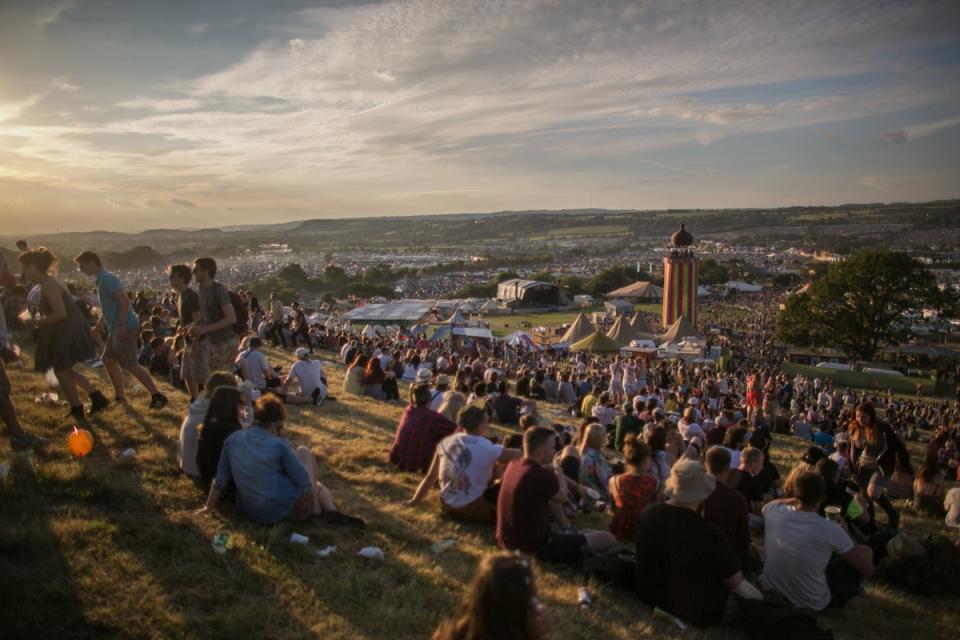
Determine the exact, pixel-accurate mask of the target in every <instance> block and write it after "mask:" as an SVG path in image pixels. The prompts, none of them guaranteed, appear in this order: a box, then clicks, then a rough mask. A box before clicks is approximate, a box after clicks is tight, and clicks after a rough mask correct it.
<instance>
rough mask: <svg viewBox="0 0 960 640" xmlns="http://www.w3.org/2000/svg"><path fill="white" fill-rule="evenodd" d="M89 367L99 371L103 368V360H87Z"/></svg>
mask: <svg viewBox="0 0 960 640" xmlns="http://www.w3.org/2000/svg"><path fill="white" fill-rule="evenodd" d="M87 366H88V367H90V368H91V369H99V368H100V367H102V366H103V360H101V359H100V358H93V359H91V360H87Z"/></svg>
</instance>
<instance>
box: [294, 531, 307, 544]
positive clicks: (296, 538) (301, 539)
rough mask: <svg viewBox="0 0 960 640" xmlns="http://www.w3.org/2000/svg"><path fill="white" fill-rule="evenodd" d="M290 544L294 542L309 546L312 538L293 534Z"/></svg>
mask: <svg viewBox="0 0 960 640" xmlns="http://www.w3.org/2000/svg"><path fill="white" fill-rule="evenodd" d="M290 542H293V543H295V544H307V543H308V542H310V538H308V537H307V536H305V535H302V534H299V533H291V534H290Z"/></svg>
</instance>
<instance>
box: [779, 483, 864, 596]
mask: <svg viewBox="0 0 960 640" xmlns="http://www.w3.org/2000/svg"><path fill="white" fill-rule="evenodd" d="M763 523H764V535H763V543H764V556H765V562H764V565H763V575H761V576H760V583H761V584H762V585H763V587H764V588H765V589H770V590H772V591H776V592H777V593H780V594H781V595H783V596H784V597H786V598H787V600H789V601H790V602H791V603H793V606H795V607H800V608H803V609H811V610H813V611H822V610H823V609H826V608H827V605H829V604H830V587H829V586H827V575H826V570H827V563H828V562H830V559H831V558H832V557H833V554H835V553H838V554H844V553H847V552H848V551H850V550H851V549H852V548H853V541H852V540H850V536H848V535H847V533H846V532H845V531H844V530H843V529H841V528H840V526H839V525H838V524H836V523H835V522H831V521H829V520H827V519H826V518H823V517H821V516H820V515H819V514H816V513H812V512H810V511H799V510H797V509H796V508H795V507H793V506H791V505H789V504H786V503H783V502H771V503H770V504H768V505H767V506H766V507H764V509H763Z"/></svg>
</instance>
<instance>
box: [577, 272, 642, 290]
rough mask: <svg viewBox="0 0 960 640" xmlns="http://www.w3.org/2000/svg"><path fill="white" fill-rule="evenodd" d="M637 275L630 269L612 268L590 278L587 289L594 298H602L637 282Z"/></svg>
mask: <svg viewBox="0 0 960 640" xmlns="http://www.w3.org/2000/svg"><path fill="white" fill-rule="evenodd" d="M635 275H636V273H635V272H634V271H633V270H632V269H630V268H629V267H610V268H608V269H604V270H603V271H601V272H599V273H597V274H596V275H594V276H593V277H592V278H590V280H589V281H588V282H587V284H586V285H585V287H586V289H587V291H589V292H590V293H591V294H592V295H593V296H595V297H600V296H602V295H603V294H605V293H608V292H610V291H613V290H614V289H619V288H620V287H623V286H626V285H628V284H630V283H631V282H633V281H634V280H635V277H634V276H635ZM641 275H642V274H641Z"/></svg>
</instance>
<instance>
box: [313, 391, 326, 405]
mask: <svg viewBox="0 0 960 640" xmlns="http://www.w3.org/2000/svg"><path fill="white" fill-rule="evenodd" d="M310 397H311V398H313V404H315V405H317V406H318V407H319V406H320V405H322V404H323V400H321V399H320V387H317V388H316V389H314V390H313V393H311V394H310ZM324 400H325V398H324Z"/></svg>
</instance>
